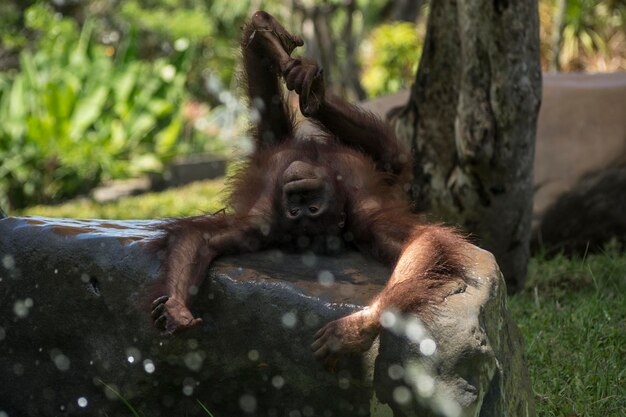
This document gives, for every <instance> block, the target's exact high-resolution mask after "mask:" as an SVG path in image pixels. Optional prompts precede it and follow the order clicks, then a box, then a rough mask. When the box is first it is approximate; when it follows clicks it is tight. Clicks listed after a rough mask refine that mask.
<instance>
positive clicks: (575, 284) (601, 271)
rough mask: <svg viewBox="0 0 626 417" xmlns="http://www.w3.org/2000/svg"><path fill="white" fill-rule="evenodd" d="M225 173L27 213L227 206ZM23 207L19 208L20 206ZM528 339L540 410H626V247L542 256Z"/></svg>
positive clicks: (523, 324)
mask: <svg viewBox="0 0 626 417" xmlns="http://www.w3.org/2000/svg"><path fill="white" fill-rule="evenodd" d="M222 188H223V180H214V181H204V182H199V183H194V184H191V185H188V186H186V187H182V188H179V189H175V190H168V191H165V192H162V193H153V194H145V195H142V196H136V197H128V198H124V199H121V200H120V201H118V202H116V203H111V204H102V205H99V204H96V203H93V202H90V201H88V200H81V201H75V202H70V203H66V204H63V205H59V206H37V207H32V208H29V209H27V210H24V211H23V212H22V213H17V214H23V215H41V216H52V217H77V218H110V219H127V218H134V219H140V218H158V217H170V216H186V215H195V214H201V213H212V212H215V211H217V210H219V209H220V208H222V204H221V201H222V200H223V198H224V197H225V194H224V193H218V191H219V190H220V189H222ZM13 214H16V213H13ZM509 305H510V308H511V311H512V314H513V317H514V318H515V320H516V321H517V323H518V325H519V326H520V329H521V330H522V333H523V334H524V338H525V341H526V354H527V359H528V366H529V369H530V373H531V378H532V381H533V389H534V391H535V394H536V398H537V415H538V416H559V417H569V416H576V417H587V416H589V417H592V416H601V417H621V416H626V388H625V387H626V252H624V251H623V250H620V248H618V247H617V245H612V246H611V245H610V246H608V247H607V248H606V250H605V251H604V252H603V253H601V254H596V255H590V256H587V257H584V258H568V257H565V256H556V257H554V258H551V259H547V258H546V257H544V256H541V255H538V256H535V257H534V258H533V259H532V260H531V264H530V268H529V276H528V283H527V285H526V290H525V291H523V292H522V293H520V294H517V295H515V296H513V297H511V298H510V303H509Z"/></svg>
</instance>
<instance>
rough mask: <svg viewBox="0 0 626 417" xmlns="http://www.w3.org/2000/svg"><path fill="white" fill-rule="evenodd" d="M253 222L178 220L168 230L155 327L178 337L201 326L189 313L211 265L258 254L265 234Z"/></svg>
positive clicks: (232, 218) (223, 217)
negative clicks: (226, 258) (220, 259)
mask: <svg viewBox="0 0 626 417" xmlns="http://www.w3.org/2000/svg"><path fill="white" fill-rule="evenodd" d="M255 224H256V223H255V222H253V221H252V220H251V219H250V218H237V217H235V216H229V215H214V216H199V217H190V218H185V219H176V220H173V221H171V222H169V223H168V224H166V225H165V226H163V229H164V230H165V231H166V232H167V237H166V238H165V240H164V241H163V246H164V247H165V251H166V255H165V256H166V257H165V260H164V261H163V265H164V270H163V274H162V280H161V282H160V284H159V286H158V288H157V289H156V291H157V293H156V295H157V296H158V297H157V298H156V299H155V300H154V302H153V303H152V319H153V320H154V324H155V326H156V327H157V328H158V329H159V330H162V331H164V332H165V333H169V334H171V333H176V332H179V331H182V330H185V329H189V328H191V327H195V326H197V325H198V324H200V323H201V322H202V320H201V319H197V318H194V317H193V315H192V314H191V312H190V311H189V300H190V297H191V296H192V295H194V294H196V293H197V292H198V289H199V287H200V285H201V284H202V281H203V280H204V277H205V273H206V270H207V268H208V267H209V265H210V264H211V262H213V260H214V259H215V258H216V257H218V256H221V255H227V254H230V253H241V252H250V251H255V250H258V249H259V248H260V247H261V246H262V245H263V244H264V243H265V242H264V236H263V234H262V233H261V232H260V231H259V230H258V227H256V226H255Z"/></svg>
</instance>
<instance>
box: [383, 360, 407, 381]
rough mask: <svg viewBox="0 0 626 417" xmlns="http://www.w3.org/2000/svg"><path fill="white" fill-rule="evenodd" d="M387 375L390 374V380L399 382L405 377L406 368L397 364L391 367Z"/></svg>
mask: <svg viewBox="0 0 626 417" xmlns="http://www.w3.org/2000/svg"><path fill="white" fill-rule="evenodd" d="M387 373H388V374H389V378H391V379H394V380H396V381H397V380H399V379H401V378H402V377H403V376H404V368H403V367H402V366H400V365H398V364H397V363H394V364H393V365H391V366H389V368H388V369H387Z"/></svg>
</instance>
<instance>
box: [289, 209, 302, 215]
mask: <svg viewBox="0 0 626 417" xmlns="http://www.w3.org/2000/svg"><path fill="white" fill-rule="evenodd" d="M299 212H300V210H298V209H297V208H292V209H289V214H291V215H292V216H295V215H297V214H298V213H299Z"/></svg>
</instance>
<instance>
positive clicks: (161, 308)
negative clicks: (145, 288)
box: [152, 304, 165, 320]
mask: <svg viewBox="0 0 626 417" xmlns="http://www.w3.org/2000/svg"><path fill="white" fill-rule="evenodd" d="M164 310H165V304H159V305H157V306H156V307H155V308H154V309H153V310H152V319H153V320H156V319H157V318H158V317H159V316H160V315H161V314H163V311H164Z"/></svg>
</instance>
